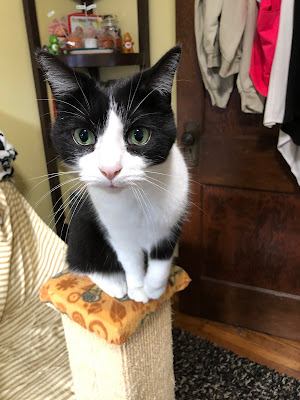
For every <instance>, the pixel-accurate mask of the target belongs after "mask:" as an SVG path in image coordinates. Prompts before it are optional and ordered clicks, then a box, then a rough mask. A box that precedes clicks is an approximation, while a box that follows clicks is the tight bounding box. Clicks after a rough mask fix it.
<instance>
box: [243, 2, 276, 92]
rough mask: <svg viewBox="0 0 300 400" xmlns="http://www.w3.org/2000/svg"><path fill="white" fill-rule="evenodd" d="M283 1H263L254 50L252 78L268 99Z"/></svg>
mask: <svg viewBox="0 0 300 400" xmlns="http://www.w3.org/2000/svg"><path fill="white" fill-rule="evenodd" d="M280 3H281V0H261V2H260V6H259V11H258V16H257V28H256V34H255V38H254V43H253V49H252V59H251V67H250V76H251V79H252V81H253V83H254V86H255V87H256V89H257V90H258V91H259V93H260V94H262V95H263V96H265V97H267V95H268V86H269V80H270V73H271V67H272V62H273V57H274V52H275V46H276V40H277V34H278V27H279V15H280Z"/></svg>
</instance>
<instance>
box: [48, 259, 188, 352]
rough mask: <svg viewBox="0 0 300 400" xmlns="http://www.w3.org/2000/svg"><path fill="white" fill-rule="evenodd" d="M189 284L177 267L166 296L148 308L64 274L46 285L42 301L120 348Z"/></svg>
mask: <svg viewBox="0 0 300 400" xmlns="http://www.w3.org/2000/svg"><path fill="white" fill-rule="evenodd" d="M189 282H190V278H189V276H188V274H187V273H186V272H185V271H184V270H183V269H182V268H180V267H178V266H173V267H172V269H171V273H170V277H169V281H168V285H167V289H166V292H165V293H164V294H163V295H162V296H161V297H160V298H159V299H157V300H150V301H149V302H148V303H146V304H144V303H137V302H135V301H134V300H131V299H129V298H128V297H127V296H126V297H124V298H122V299H116V298H113V297H110V296H109V295H108V294H106V293H105V292H103V290H101V289H100V288H99V287H98V286H97V285H95V284H94V283H93V282H92V281H91V279H90V278H88V277H87V276H79V275H74V274H71V273H70V272H69V271H63V272H61V273H59V274H58V275H56V276H54V277H53V278H52V279H50V280H49V281H48V282H46V283H44V284H43V286H42V287H41V289H40V299H41V300H42V301H43V302H45V303H51V304H52V305H53V306H54V307H55V308H57V309H58V310H59V311H60V312H62V313H65V314H67V315H68V316H69V317H70V318H71V319H72V320H73V321H74V322H77V323H78V324H79V325H81V326H82V327H83V328H85V329H88V330H89V331H90V332H95V333H96V334H97V335H99V336H100V337H102V338H103V339H105V340H106V341H107V342H109V343H114V344H118V345H120V344H122V343H124V342H125V341H126V340H127V338H128V337H129V336H130V335H131V334H132V333H134V332H135V330H136V329H137V327H138V326H139V325H141V324H143V323H144V322H145V320H146V319H147V318H148V317H149V315H150V314H152V313H153V312H155V310H157V309H158V308H159V307H160V305H161V304H162V303H163V302H164V301H165V300H167V299H169V298H170V297H171V296H172V295H173V294H174V293H175V292H178V291H180V290H183V289H184V288H185V287H186V286H187V285H188V284H189Z"/></svg>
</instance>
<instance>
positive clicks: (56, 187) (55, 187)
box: [34, 178, 78, 208]
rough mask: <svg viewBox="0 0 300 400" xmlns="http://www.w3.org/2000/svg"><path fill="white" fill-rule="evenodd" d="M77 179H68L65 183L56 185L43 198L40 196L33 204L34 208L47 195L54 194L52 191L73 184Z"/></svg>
mask: <svg viewBox="0 0 300 400" xmlns="http://www.w3.org/2000/svg"><path fill="white" fill-rule="evenodd" d="M77 179H78V178H73V179H69V180H68V181H66V182H63V183H59V184H58V185H56V186H54V188H52V189H51V190H49V191H48V192H47V193H46V194H44V196H42V197H41V198H40V199H39V201H38V202H36V203H35V205H34V208H36V207H37V206H38V205H39V204H40V203H41V202H42V201H43V200H44V199H45V198H46V197H47V196H48V195H49V194H51V193H52V192H54V190H56V189H58V188H59V187H62V186H64V185H67V184H68V183H70V182H73V181H75V180H77Z"/></svg>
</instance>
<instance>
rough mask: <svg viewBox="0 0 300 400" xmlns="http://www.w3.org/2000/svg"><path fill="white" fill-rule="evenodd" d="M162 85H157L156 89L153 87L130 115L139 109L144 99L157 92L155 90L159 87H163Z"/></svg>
mask: <svg viewBox="0 0 300 400" xmlns="http://www.w3.org/2000/svg"><path fill="white" fill-rule="evenodd" d="M161 87H163V85H159V86H156V87H155V88H154V89H152V90H151V91H150V92H149V93H148V94H147V95H146V96H145V97H144V98H143V99H142V100H141V101H140V102H139V104H138V105H137V106H136V107H135V109H134V110H133V111H132V113H131V114H130V115H132V114H134V113H135V112H136V111H137V110H138V108H139V107H140V106H141V105H142V104H143V103H144V101H145V100H146V99H147V98H148V97H149V96H150V95H151V94H152V93H153V92H155V90H159V88H161Z"/></svg>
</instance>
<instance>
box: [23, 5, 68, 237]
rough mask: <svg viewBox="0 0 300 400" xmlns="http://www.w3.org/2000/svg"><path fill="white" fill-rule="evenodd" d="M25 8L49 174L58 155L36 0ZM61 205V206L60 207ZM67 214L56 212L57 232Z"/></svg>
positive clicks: (55, 195)
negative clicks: (40, 57) (39, 56)
mask: <svg viewBox="0 0 300 400" xmlns="http://www.w3.org/2000/svg"><path fill="white" fill-rule="evenodd" d="M23 8H24V16H25V22H26V27H27V37H28V45H29V51H30V58H31V64H32V72H33V78H34V84H35V90H36V95H37V99H45V100H39V101H38V109H39V116H40V123H41V130H42V135H43V141H44V151H45V156H46V163H47V171H48V175H50V174H53V173H57V163H56V155H57V153H56V152H55V150H54V148H53V146H52V143H51V139H50V135H49V130H50V126H51V119H50V114H49V111H50V110H49V103H48V101H46V100H48V94H47V87H46V83H45V81H44V77H43V75H42V72H41V70H40V69H39V68H38V65H37V63H36V60H35V51H36V49H37V48H40V47H41V42H40V37H39V30H38V22H37V17H36V8H35V1H34V0H23ZM59 183H60V182H59V178H58V176H53V177H51V179H49V184H50V189H51V199H52V205H53V212H54V213H56V211H57V210H58V209H60V210H61V209H62V198H61V190H60V187H59V186H57V185H59ZM55 187H57V189H55V190H52V189H53V188H55ZM60 207H61V208H60ZM64 219H65V216H64V214H62V213H61V212H58V213H57V214H55V226H56V229H57V232H58V233H60V232H62V230H63V224H64Z"/></svg>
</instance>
